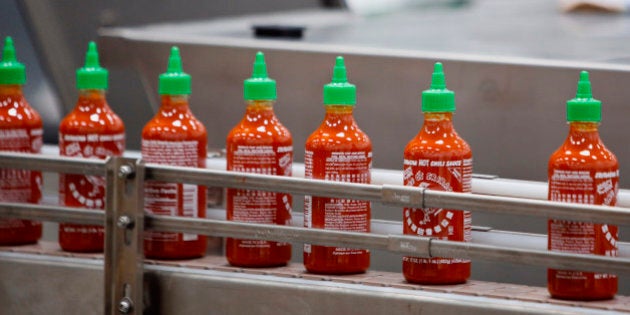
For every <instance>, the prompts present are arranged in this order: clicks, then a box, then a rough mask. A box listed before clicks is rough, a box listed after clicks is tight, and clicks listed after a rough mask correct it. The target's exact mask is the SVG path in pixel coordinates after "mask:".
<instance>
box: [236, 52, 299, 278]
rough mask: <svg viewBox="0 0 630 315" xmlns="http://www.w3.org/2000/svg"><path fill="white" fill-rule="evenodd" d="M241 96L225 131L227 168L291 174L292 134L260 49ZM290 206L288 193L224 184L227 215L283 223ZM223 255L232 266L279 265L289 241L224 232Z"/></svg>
mask: <svg viewBox="0 0 630 315" xmlns="http://www.w3.org/2000/svg"><path fill="white" fill-rule="evenodd" d="M244 97H245V100H246V101H247V108H246V110H245V116H244V117H243V119H242V120H241V121H240V122H239V123H238V124H237V125H236V126H235V127H234V128H233V129H232V130H231V131H230V133H229V134H228V136H227V141H226V143H227V169H228V171H238V172H246V173H258V174H266V175H279V176H291V167H292V165H293V139H292V138H291V133H289V130H287V128H285V127H284V126H283V125H282V124H281V123H280V121H279V120H278V118H277V117H276V115H275V114H274V111H273V104H274V103H275V100H276V81H274V80H272V79H270V78H269V77H268V76H267V66H266V64H265V59H264V55H263V53H262V52H258V53H257V54H256V61H255V62H254V70H253V73H252V77H251V78H249V79H247V80H245V83H244ZM291 206H292V199H291V195H289V194H284V193H273V192H266V191H258V190H244V189H228V190H227V219H228V220H230V221H240V222H252V223H266V224H279V225H286V224H289V223H290V221H291ZM226 256H227V259H228V261H229V262H230V264H232V265H235V266H243V267H272V266H280V265H285V264H286V263H287V262H288V261H289V260H290V259H291V245H290V244H288V243H278V242H271V241H260V240H242V239H233V238H228V239H227V243H226Z"/></svg>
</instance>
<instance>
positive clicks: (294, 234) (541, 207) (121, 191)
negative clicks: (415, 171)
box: [0, 153, 630, 285]
mask: <svg viewBox="0 0 630 315" xmlns="http://www.w3.org/2000/svg"><path fill="white" fill-rule="evenodd" d="M20 156H21V155H14V154H11V153H2V154H0V162H1V161H2V160H3V157H9V158H8V159H7V160H11V158H13V159H15V158H16V157H20ZM123 159H124V158H120V157H111V158H109V162H108V163H109V164H107V165H108V172H107V174H108V178H107V180H108V181H107V182H108V187H109V189H108V192H109V193H108V195H107V197H108V204H109V205H110V206H115V207H116V208H109V209H108V210H109V211H108V217H107V222H108V223H107V226H109V227H110V229H113V228H114V227H115V226H116V222H118V221H119V220H120V219H119V216H121V215H127V216H134V218H135V219H136V220H140V221H141V218H138V217H136V216H137V214H136V212H137V211H140V210H139V209H141V208H142V203H141V202H140V201H141V200H142V198H141V197H140V196H139V195H141V193H142V191H141V190H140V187H142V185H141V184H138V181H140V182H142V181H143V180H145V179H146V180H159V181H166V182H184V183H192V184H201V185H207V186H224V187H229V188H241V189H257V190H265V191H277V192H288V193H294V194H295V193H298V194H312V195H319V196H326V197H342V198H353V199H363V200H370V201H381V202H382V203H385V204H390V205H395V206H405V207H420V208H424V207H436V208H451V209H467V210H469V211H481V212H484V211H485V212H493V213H509V214H521V215H530V216H532V215H534V216H544V217H556V218H562V219H571V220H578V221H579V220H586V219H588V220H589V221H594V222H607V221H613V222H615V223H616V224H622V225H623V224H625V225H630V216H628V215H627V213H628V211H629V210H628V209H624V208H619V207H607V206H593V205H577V204H567V203H559V202H549V201H539V200H527V199H520V198H509V197H496V196H483V195H474V194H461V193H453V192H442V191H434V190H425V189H422V188H418V187H405V186H396V185H382V186H379V185H371V184H355V183H344V182H331V181H323V180H312V179H303V178H294V177H283V176H271V175H260V174H247V173H236V172H228V171H219V170H208V169H197V168H187V167H176V166H164V165H155V164H147V165H144V166H142V165H143V164H142V162H141V161H140V160H137V161H136V160H131V159H126V160H123ZM51 160H52V161H58V160H59V159H58V158H51ZM65 160H67V161H66V163H69V164H72V162H73V161H77V164H81V160H84V159H81V160H77V159H74V160H73V159H65ZM42 161H45V159H39V160H38V163H35V164H36V165H38V166H39V167H42V163H41V162H42ZM123 161H124V162H123ZM23 162H24V164H29V163H30V162H29V160H24V161H23ZM112 165H115V166H116V167H115V168H113V169H112V167H113V166H112ZM15 167H22V166H21V165H19V164H18V165H15ZM138 167H140V169H141V171H139V173H138V174H135V175H136V176H132V177H128V176H131V175H132V174H133V172H132V171H133V169H134V168H136V170H137V168H138ZM127 179H133V184H132V185H129V186H125V185H124V184H125V181H126V180H127ZM115 183H118V184H120V185H121V186H122V187H118V186H111V185H114V184H115ZM114 200H115V201H114ZM123 201H124V202H129V203H125V204H119V202H123ZM121 206H122V207H123V209H124V210H121V209H118V208H119V207H121ZM31 207H33V208H37V207H36V206H34V205H31ZM108 207H109V206H108ZM9 209H10V208H9ZM117 211H122V213H118V212H117ZM127 211H129V212H127ZM7 214H11V213H10V212H8V213H7ZM114 215H115V216H114ZM22 217H24V215H22ZM26 218H29V219H37V218H36V217H35V218H34V217H28V216H27V217H26ZM146 223H147V228H148V229H156V230H166V231H175V232H185V233H192V234H207V235H213V236H229V237H239V238H253V239H260V240H265V239H269V240H276V241H288V242H300V241H301V242H309V241H310V242H313V243H319V244H322V245H338V246H342V245H344V246H353V247H354V246H356V247H369V248H372V249H386V250H389V251H398V252H400V253H408V254H415V255H418V256H424V257H436V255H437V256H447V257H462V258H470V257H474V258H484V259H486V260H491V261H492V260H497V261H502V260H505V261H508V262H520V263H523V264H531V265H542V266H546V267H550V268H558V269H563V268H568V269H578V270H581V269H585V270H593V271H606V270H608V271H610V272H619V273H628V272H630V260H627V261H626V260H625V259H619V258H612V257H602V256H592V255H576V254H568V253H556V252H548V251H532V250H523V249H518V248H512V247H507V248H506V247H503V248H501V247H495V246H486V245H476V244H467V243H459V242H447V243H444V244H442V243H443V242H442V241H432V240H431V238H427V237H418V236H391V237H390V236H382V235H380V236H379V235H375V234H369V233H352V232H341V231H327V230H318V229H305V228H295V227H287V226H274V225H264V224H248V223H240V222H227V221H217V220H204V219H198V218H184V217H163V216H162V217H161V216H151V215H149V216H147V217H146ZM116 231H117V232H116V233H115V234H114V235H115V236H118V237H122V239H125V238H126V237H132V236H135V237H139V236H138V234H133V233H131V234H126V233H127V232H129V231H121V230H116ZM133 231H134V230H131V232H133ZM122 239H121V240H122ZM132 239H133V240H135V238H133V237H132ZM125 240H127V239H125ZM112 241H116V237H114V239H112ZM119 241H120V240H119ZM320 242H321V243H320ZM115 244H116V242H114V243H110V244H109V246H110V247H108V250H109V251H110V253H111V252H113V250H114V247H112V246H115ZM432 244H435V248H434V247H433V245H432ZM440 244H441V245H440ZM132 249H133V250H132ZM124 250H125V251H127V250H129V251H131V252H129V254H130V255H131V254H132V253H133V252H136V255H139V254H138V253H137V250H138V249H137V248H131V247H129V248H127V247H124ZM434 253H437V254H434ZM523 257H526V258H527V259H523ZM110 258H112V259H118V258H116V257H115V255H113V257H110ZM121 259H123V260H126V263H125V264H126V265H129V263H130V262H129V261H128V260H127V259H126V258H125V257H121ZM121 262H122V261H121ZM121 262H119V263H121ZM111 263H112V266H113V265H116V264H114V262H113V261H112V262H111ZM108 266H109V265H108ZM112 268H113V267H112ZM108 279H109V278H108ZM110 285H111V284H110Z"/></svg>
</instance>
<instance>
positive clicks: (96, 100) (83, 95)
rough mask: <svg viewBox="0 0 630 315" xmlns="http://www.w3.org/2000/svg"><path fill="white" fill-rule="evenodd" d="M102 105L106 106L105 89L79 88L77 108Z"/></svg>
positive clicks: (84, 108)
mask: <svg viewBox="0 0 630 315" xmlns="http://www.w3.org/2000/svg"><path fill="white" fill-rule="evenodd" d="M104 107H108V106H107V101H106V100H105V90H92V89H90V90H79V100H78V102H77V108H78V109H79V110H89V109H96V108H104Z"/></svg>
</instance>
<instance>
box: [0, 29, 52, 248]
mask: <svg viewBox="0 0 630 315" xmlns="http://www.w3.org/2000/svg"><path fill="white" fill-rule="evenodd" d="M25 82H26V71H25V68H24V65H23V64H22V63H20V62H18V61H17V59H16V56H15V48H14V47H13V40H12V39H11V37H7V38H6V39H5V43H4V51H3V53H2V61H0V151H12V152H22V153H40V151H41V148H42V135H43V131H42V119H41V118H40V116H39V114H38V113H37V112H36V111H35V110H34V109H33V108H32V107H31V106H30V105H29V104H28V102H27V101H26V98H24V94H23V93H22V85H24V83H25ZM41 186H42V173H41V172H38V171H29V170H19V169H0V201H2V202H26V203H39V201H40V199H41V197H42V189H41ZM41 236H42V224H41V223H40V222H36V221H28V220H18V219H2V220H0V245H19V244H28V243H35V242H37V240H39V239H40V238H41Z"/></svg>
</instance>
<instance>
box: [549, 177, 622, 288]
mask: <svg viewBox="0 0 630 315" xmlns="http://www.w3.org/2000/svg"><path fill="white" fill-rule="evenodd" d="M618 183H619V171H618V170H610V171H603V172H592V171H589V170H561V169H554V170H553V173H552V174H551V177H550V178H549V199H550V200H552V201H559V202H572V203H580V204H597V205H609V206H614V205H615V203H616V202H617V192H618V190H619V187H618ZM548 229H549V249H550V250H552V251H561V252H570V253H578V254H598V255H605V256H617V255H618V252H617V240H618V235H617V234H618V233H617V231H618V229H617V226H615V225H608V224H595V223H589V222H575V221H569V220H556V219H551V220H549V226H548ZM553 276H554V277H555V278H556V279H566V280H582V281H588V280H589V279H609V278H615V277H616V276H615V275H612V274H603V273H592V272H582V271H569V270H553Z"/></svg>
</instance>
